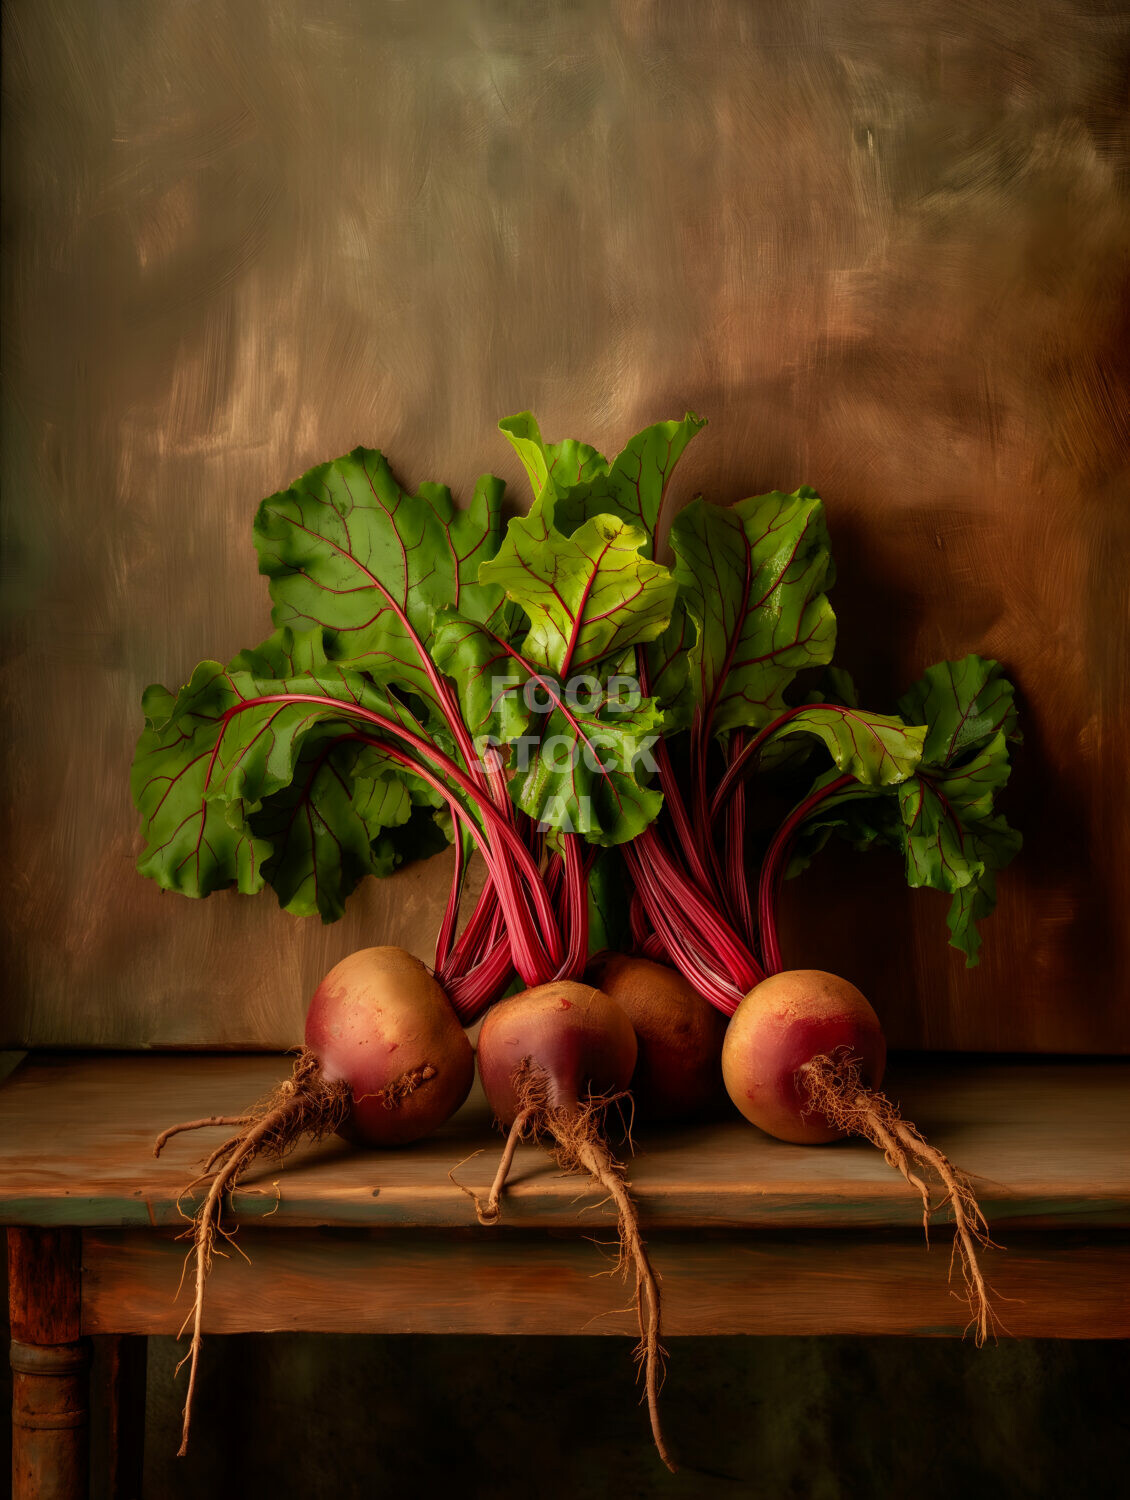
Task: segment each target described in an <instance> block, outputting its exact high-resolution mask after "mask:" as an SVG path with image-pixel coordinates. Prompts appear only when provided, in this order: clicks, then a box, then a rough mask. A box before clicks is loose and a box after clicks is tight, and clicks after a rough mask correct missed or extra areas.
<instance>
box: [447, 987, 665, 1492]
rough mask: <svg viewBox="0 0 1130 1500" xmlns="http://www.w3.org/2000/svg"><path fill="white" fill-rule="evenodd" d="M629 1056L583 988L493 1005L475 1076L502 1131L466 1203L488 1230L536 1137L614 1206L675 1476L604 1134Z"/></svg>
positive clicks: (645, 1303) (641, 1288)
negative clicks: (480, 1185)
mask: <svg viewBox="0 0 1130 1500" xmlns="http://www.w3.org/2000/svg"><path fill="white" fill-rule="evenodd" d="M636 1055H637V1044H636V1037H635V1033H634V1032H633V1030H632V1026H631V1022H630V1021H629V1020H628V1017H627V1016H626V1015H625V1014H624V1012H623V1010H621V1008H620V1007H619V1006H618V1005H617V1004H616V1002H615V1001H614V1000H611V999H610V998H609V997H608V996H607V995H606V994H604V993H602V991H600V990H598V989H594V988H593V986H592V985H587V984H577V983H574V982H573V981H570V980H555V981H554V982H553V983H551V984H543V985H540V986H538V987H537V988H536V989H532V990H526V991H524V993H522V994H521V995H515V996H514V997H513V998H512V999H510V1000H503V1001H500V1002H499V1004H497V1005H495V1006H494V1007H493V1008H492V1009H491V1010H490V1011H488V1012H487V1017H486V1020H485V1021H484V1022H483V1025H482V1030H481V1031H480V1032H479V1076H480V1078H481V1079H482V1082H483V1088H484V1090H485V1091H486V1096H487V1099H488V1100H489V1102H490V1106H491V1109H492V1110H493V1111H494V1113H495V1116H496V1118H497V1119H498V1122H499V1124H501V1125H503V1126H508V1127H509V1130H508V1134H507V1138H506V1146H505V1148H504V1150H503V1153H502V1159H501V1161H500V1162H499V1166H498V1171H497V1173H496V1174H495V1179H494V1182H493V1184H492V1186H491V1189H490V1193H489V1195H488V1197H487V1200H486V1202H485V1203H484V1202H483V1201H482V1200H481V1199H479V1198H478V1197H477V1196H476V1195H475V1194H473V1193H472V1194H471V1196H472V1197H473V1198H474V1200H475V1209H476V1212H477V1213H478V1216H479V1220H480V1222H481V1223H483V1224H495V1223H497V1222H498V1220H499V1217H500V1215H501V1198H502V1191H503V1188H504V1187H505V1185H506V1178H507V1175H508V1174H509V1171H510V1165H511V1163H512V1161H513V1160H514V1152H515V1150H516V1149H517V1146H518V1143H519V1142H520V1141H522V1140H538V1139H541V1140H543V1141H544V1142H545V1143H546V1145H547V1149H548V1150H549V1151H550V1152H551V1153H552V1155H553V1158H554V1160H555V1161H556V1162H557V1164H558V1165H559V1166H560V1167H561V1168H562V1169H563V1170H564V1171H566V1172H578V1173H587V1174H588V1175H589V1176H590V1177H592V1178H593V1180H594V1181H595V1182H596V1183H597V1184H598V1185H599V1187H600V1188H601V1190H602V1192H603V1193H604V1194H605V1195H606V1196H607V1197H609V1198H611V1200H612V1201H613V1203H615V1205H616V1212H617V1219H618V1227H619V1232H620V1263H621V1265H622V1266H623V1267H624V1268H625V1270H627V1269H628V1268H629V1267H630V1268H633V1269H634V1271H635V1280H636V1309H637V1312H638V1315H639V1327H640V1339H639V1344H638V1346H637V1349H636V1358H637V1360H638V1362H639V1363H640V1364H641V1365H642V1367H643V1371H644V1385H645V1389H646V1393H647V1405H648V1415H649V1417H650V1419H651V1432H652V1437H653V1438H654V1440H655V1446H656V1448H657V1449H658V1450H659V1455H660V1457H661V1458H662V1459H663V1462H664V1463H665V1464H666V1465H667V1467H668V1468H669V1469H670V1470H672V1472H674V1471H675V1468H676V1464H675V1461H674V1459H673V1458H672V1457H671V1454H670V1452H669V1450H668V1448H667V1444H666V1441H665V1439H664V1436H663V1431H662V1427H661V1425H660V1420H659V1387H660V1385H661V1384H662V1377H663V1348H662V1345H661V1343H660V1297H659V1283H658V1281H657V1280H656V1276H655V1273H654V1271H653V1270H652V1268H651V1262H650V1260H649V1259H648V1255H647V1249H646V1246H645V1244H644V1240H643V1236H642V1234H641V1233H640V1222H639V1214H638V1213H637V1211H636V1205H635V1203H634V1202H633V1200H632V1195H631V1190H630V1186H629V1184H628V1182H627V1181H626V1180H625V1176H624V1168H623V1166H622V1165H621V1164H620V1163H619V1162H618V1161H616V1159H615V1158H614V1157H613V1155H612V1152H611V1151H610V1149H609V1147H608V1143H607V1140H606V1138H605V1133H604V1116H605V1113H606V1111H607V1109H608V1107H609V1105H610V1104H611V1103H612V1102H614V1101H615V1100H616V1099H617V1098H622V1097H623V1096H624V1095H625V1094H626V1092H627V1088H628V1084H629V1083H630V1081H631V1077H632V1071H633V1069H634V1068H635V1065H636Z"/></svg>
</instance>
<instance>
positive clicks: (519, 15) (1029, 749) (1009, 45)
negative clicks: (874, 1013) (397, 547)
mask: <svg viewBox="0 0 1130 1500" xmlns="http://www.w3.org/2000/svg"><path fill="white" fill-rule="evenodd" d="M1128 32H1130V20H1128V18H1127V15H1126V13H1125V7H1121V8H1120V7H1118V6H1109V5H1098V6H1081V5H1078V4H1076V3H1074V0H994V3H993V4H991V5H981V4H971V3H962V4H959V5H955V4H954V3H953V0H918V3H916V4H915V5H914V6H913V7H912V9H911V10H910V11H909V12H908V9H907V6H906V5H905V0H868V3H867V4H865V5H862V6H860V5H858V4H853V3H847V0H812V3H811V4H806V5H801V6H798V5H796V4H795V3H794V0H761V3H759V4H758V5H756V6H751V5H750V4H749V3H748V0H715V3H713V4H711V5H709V6H688V5H684V6H679V5H662V6H659V5H652V6H649V5H641V4H624V5H616V6H609V5H607V4H606V3H604V0H577V3H572V4H569V5H549V6H546V5H541V6H532V7H518V8H515V6H514V5H513V3H512V0H483V3H481V4H478V5H476V6H474V7H461V6H452V5H447V6H444V7H442V23H441V24H437V22H436V19H435V15H434V13H433V8H432V7H430V6H405V5H398V4H397V5H394V4H387V3H373V4H366V5H357V4H355V3H353V0H324V3H322V4H320V5H319V7H318V8H317V18H316V20H313V19H311V16H310V8H309V6H308V5H307V4H306V3H305V0H246V3H241V4H239V5H231V4H230V3H226V0H199V3H197V4H194V5H192V6H187V7H186V6H183V5H175V4H170V3H164V4H150V5H147V6H146V7H144V23H143V24H138V18H137V15H136V14H135V9H134V8H133V7H129V6H126V7H105V6H98V5H93V6H92V5H90V4H89V3H87V0H54V3H52V4H50V5H44V4H41V3H38V0H14V3H13V4H11V5H10V6H9V7H8V8H7V11H6V35H5V49H4V107H5V124H6V127H7V128H6V129H5V131H4V152H5V163H4V164H5V186H6V192H7V197H8V203H9V206H10V236H9V240H8V243H7V255H6V275H5V293H4V297H5V301H4V308H3V311H4V313H5V330H6V335H7V337H6V340H5V366H6V377H7V379H6V385H5V395H6V401H7V404H8V420H7V424H6V428H5V433H6V442H5V454H4V462H5V480H6V482H5V484H4V496H5V505H6V510H7V522H6V525H7V530H6V532H5V537H6V574H5V578H6V591H5V592H6V607H7V610H8V615H7V619H8V622H9V623H8V626H7V630H6V636H5V644H4V650H3V662H4V670H3V674H2V679H0V694H2V698H0V708H2V713H3V722H4V728H5V738H6V740H7V748H8V755H7V759H6V761H5V772H4V775H5V782H4V805H5V807H6V809H8V812H7V825H6V829H5V840H6V849H7V857H6V858H5V860H4V861H3V866H2V869H0V912H2V914H3V922H4V927H5V931H6V937H5V942H6V959H7V964H8V969H9V990H10V994H9V999H8V1002H7V1008H6V1013H5V1014H4V1016H3V1018H2V1021H0V1040H5V1041H8V1042H17V1043H18V1042H27V1043H31V1044H36V1045H41V1046H42V1045H49V1044H56V1045H64V1046H65V1045H75V1046H79V1045H93V1046H121V1047H135V1046H146V1045H172V1046H181V1045H199V1044H202V1043H203V1044H214V1045H251V1046H271V1047H280V1046H289V1045H291V1044H293V1043H294V1042H296V1041H297V1040H298V1038H299V1034H300V1028H301V1019H302V1011H303V1005H304V1002H305V1001H306V999H307V998H308V997H309V995H310V994H311V993H312V991H313V988H314V986H315V984H316V982H317V980H318V979H319V978H320V976H321V975H322V974H323V973H324V972H325V971H326V970H327V969H328V968H329V967H330V965H331V964H332V963H333V962H335V961H336V960H337V959H338V958H340V957H342V956H343V955H344V954H346V953H348V952H349V951H351V950H352V949H355V948H358V947H361V946H364V945H365V944H367V943H371V942H374V941H380V942H398V943H402V944H404V945H406V946H408V947H410V948H412V949H413V950H414V951H415V952H417V953H419V954H420V955H421V956H424V957H427V956H428V955H429V950H430V948H431V945H432V944H433V943H434V937H435V931H436V928H437V925H438V921H439V917H440V913H441V910H442V905H443V896H444V885H445V879H446V876H447V873H448V867H447V865H446V863H445V862H444V861H443V860H442V859H441V860H439V861H437V863H436V864H435V865H434V866H428V867H424V868H421V869H418V870H410V871H408V872H406V873H404V874H402V875H398V876H397V877H395V878H394V879H392V880H388V881H385V882H381V883H378V882H375V881H370V882H368V883H367V885H366V886H365V887H364V888H363V889H362V890H361V891H359V892H358V894H357V896H356V898H355V899H354V901H353V903H352V906H351V910H350V912H349V915H348V916H347V917H346V918H345V920H344V921H343V922H342V923H340V924H339V925H338V926H335V927H331V928H323V927H322V926H321V925H320V924H318V923H317V922H316V921H297V920H294V919H292V918H290V917H288V916H286V915H285V914H284V913H282V912H280V911H279V910H278V909H277V907H276V906H275V903H274V900H273V898H272V897H271V896H270V895H263V896H261V897H259V898H257V899H246V898H240V897H238V896H235V895H232V894H227V895H221V896H214V897H212V898H211V899H209V900H208V901H206V902H199V903H194V902H189V901H184V900H180V899H177V898H175V897H162V895H161V894H160V893H159V892H158V891H157V890H156V888H155V887H154V886H152V885H151V884H149V883H147V882H145V881H143V880H142V879H141V878H140V877H139V876H138V875H136V873H135V871H134V861H135V858H136V854H137V845H136V840H135V815H134V811H133V809H132V807H131V805H130V799H129V792H128V768H129V762H130V758H131V755H132V750H133V745H134V741H135V738H136V736H137V734H138V732H139V730H140V727H141V716H140V709H139V699H140V695H141V692H142V690H143V688H144V687H145V686H146V685H147V684H148V683H150V682H153V681H158V680H159V681H162V682H165V683H168V684H173V685H175V684H178V683H180V682H182V681H184V680H185V679H186V678H187V676H188V674H189V672H190V671H191V669H192V667H193V665H194V664H195V663H196V662H197V661H198V660H199V659H201V658H203V657H206V656H213V657H219V658H221V659H224V660H226V659H228V658H229V657H230V656H231V655H232V654H233V653H234V652H235V651H237V650H239V649H240V648H242V647H245V646H248V645H251V644H253V643H254V642H256V641H258V640H259V639H261V638H262V637H263V635H265V634H266V632H267V629H268V621H267V598H266V591H265V588H264V587H263V586H262V581H261V580H260V579H259V578H258V577H257V575H256V566H255V558H254V555H253V552H252V549H251V544H250V523H251V518H252V515H253V512H254V509H255V507H256V505H257V503H258V502H259V500H260V499H261V498H262V497H263V496H264V495H267V494H270V493H272V492H274V491H275V490H276V489H278V488H279V487H280V486H282V485H285V484H286V483H288V482H289V481H290V480H291V479H292V478H293V477H294V476H295V475H296V474H298V473H300V472H302V471H303V470H304V469H305V468H306V467H307V466H309V465H310V464H312V463H315V462H318V461H321V460H324V459H327V458H329V457H331V456H333V455H336V454H339V453H343V452H346V451H347V450H348V449H350V448H351V447H352V446H354V445H355V444H357V443H361V442H363V443H366V444H370V445H374V446H379V447H381V448H382V449H384V450H385V451H387V452H388V453H389V454H390V455H391V456H392V458H393V460H394V461H395V463H396V465H397V467H398V469H399V471H400V472H401V474H402V475H403V477H404V479H405V480H406V481H407V482H409V483H411V484H413V485H414V484H416V483H417V482H418V481H420V480H422V479H442V480H445V481H448V482H450V483H452V484H453V485H454V486H455V487H456V489H457V491H458V492H460V493H461V494H463V495H464V496H466V495H468V494H469V493H470V490H471V486H472V483H473V480H474V478H475V476H476V475H477V474H478V473H480V472H481V471H483V470H485V469H493V470H495V471H497V472H498V473H500V474H501V475H503V476H504V477H505V478H506V479H507V480H508V481H512V482H513V484H514V491H513V492H514V495H515V497H516V501H515V503H517V497H522V496H524V494H525V488H524V484H523V483H521V482H520V480H521V476H520V471H519V469H518V466H517V463H516V461H515V460H514V459H513V457H512V455H511V454H510V453H509V450H508V449H507V447H506V445H505V443H504V442H503V441H502V439H501V437H500V436H499V434H498V433H497V432H495V430H494V424H495V422H496V421H497V420H498V418H499V417H500V416H502V415H504V414H507V413H509V412H513V411H517V410H521V409H523V408H525V407H533V408H534V409H536V411H537V412H538V413H539V414H540V416H541V418H542V422H543V426H544V428H545V431H546V433H547V435H548V436H550V437H551V438H557V437H563V436H567V435H568V436H579V437H584V438H587V439H589V440H591V441H593V442H596V443H598V444H599V445H600V446H601V447H602V448H605V449H608V450H611V451H615V450H616V448H617V447H618V446H619V445H620V444H621V443H622V442H623V441H624V440H625V439H626V438H627V437H628V436H629V435H630V434H631V433H633V432H634V431H635V430H636V429H637V428H638V427H640V426H642V425H643V424H644V423H646V422H650V421H654V420H657V419H659V418H661V417H669V416H678V415H681V414H682V413H683V411H684V410H686V409H687V408H688V407H690V408H693V409H695V410H697V411H698V412H700V413H701V414H703V415H704V416H706V417H708V418H709V420H710V424H711V425H710V426H709V428H708V429H707V430H706V432H705V433H703V435H702V436H701V437H700V438H699V439H697V440H696V443H695V444H694V445H693V447H692V448H691V450H690V452H689V453H688V456H687V458H686V460H685V467H684V468H683V469H682V470H681V471H680V474H679V477H678V481H677V484H676V486H675V487H674V491H673V493H672V496H671V502H672V505H673V506H677V505H679V504H681V503H682V502H683V501H684V500H686V499H687V498H688V497H689V496H691V495H693V494H694V493H695V492H696V491H697V490H700V489H701V490H702V491H703V492H704V493H706V494H707V495H708V496H710V497H712V498H714V499H716V500H719V501H722V502H730V501H733V500H736V499H737V498H739V497H741V496H743V495H747V494H750V493H758V492H760V491H763V490H765V489H768V488H771V487H774V486H782V487H784V488H786V489H790V488H792V487H793V486H794V485H797V484H800V483H810V484H813V485H815V486H816V487H817V488H818V489H819V490H820V491H821V493H822V494H823V495H824V496H825V497H826V499H827V503H828V509H829V516H830V525H831V530H832V536H833V542H834V547H835V553H836V557H837V562H838V571H839V581H838V583H837V585H836V589H835V593H834V602H835V605H836V608H837V611H838V613H839V617H840V622H841V623H840V641H841V656H842V660H843V663H844V665H846V666H848V667H850V668H851V669H852V670H853V671H854V672H855V673H856V675H857V677H858V678H859V680H860V682H861V685H862V688H863V691H864V693H865V696H866V698H867V699H868V700H869V701H870V702H872V703H873V704H874V706H875V707H877V708H882V707H885V706H888V705H890V704H893V702H894V699H895V697H896V696H897V694H898V693H899V692H900V691H901V690H902V688H903V687H904V686H905V685H906V684H907V683H909V682H910V681H912V680H913V679H914V678H915V677H917V676H918V675H919V673H920V672H921V671H922V669H923V668H924V667H925V666H926V665H927V664H928V663H929V662H930V661H932V660H936V659H938V658H941V657H943V656H961V655H964V654H965V653H966V652H968V651H973V650H976V651H980V652H983V653H985V654H991V655H994V656H998V657H1000V658H1001V659H1002V660H1003V661H1005V662H1006V663H1007V664H1008V667H1009V670H1010V673H1011V674H1012V675H1014V676H1015V678H1016V679H1017V681H1018V683H1019V686H1020V691H1021V697H1022V712H1023V724H1024V732H1025V737H1026V742H1025V745H1024V748H1023V751H1022V753H1021V754H1020V755H1019V756H1018V769H1017V774H1016V779H1015V785H1014V787H1013V788H1011V789H1010V792H1009V797H1008V805H1009V810H1010V812H1011V814H1012V816H1013V818H1014V820H1015V822H1016V823H1017V825H1018V826H1019V827H1021V828H1022V829H1023V831H1024V835H1025V840H1026V847H1025V849H1024V852H1023V855H1022V857H1021V859H1020V860H1019V861H1018V862H1017V864H1016V865H1015V866H1014V868H1013V869H1011V870H1009V871H1008V872H1007V873H1006V874H1005V875H1004V876H1003V877H1002V879H1001V882H1000V887H1001V889H1000V909H999V911H998V913H997V915H996V916H995V917H994V918H993V920H992V922H991V923H990V924H989V925H988V928H987V932H986V944H985V954H984V960H983V963H982V966H981V968H980V969H978V970H975V971H966V970H965V969H964V967H963V966H962V960H961V958H960V957H959V956H958V955H957V954H955V953H953V952H952V951H950V950H949V949H947V947H946V934H945V930H944V907H945V902H944V900H937V899H934V898H933V897H931V896H929V895H927V894H925V893H916V894H911V893H908V892H907V891H906V890H905V889H904V887H903V885H902V882H901V876H900V873H899V871H898V870H897V868H895V867H894V866H893V865H890V864H887V863H886V862H885V861H884V858H883V857H881V856H878V855H875V856H871V857H869V858H867V859H863V858H860V857H856V856H854V855H851V854H848V853H844V852H829V853H828V854H826V855H825V856H823V857H822V860H821V861H818V862H817V864H816V866H815V867H814V868H813V870H812V871H810V872H809V873H808V874H807V875H806V876H805V877H804V881H803V888H801V887H797V888H795V889H794V890H791V891H790V892H789V896H788V899H787V901H786V907H787V910H786V913H785V918H784V920H785V930H784V946H785V953H786V955H787V957H788V958H789V959H790V960H791V961H794V962H797V963H807V964H810V965H814V964H819V965H823V966H825V967H830V968H834V969H838V970H840V971H841V972H843V973H845V974H846V975H847V976H848V977H849V978H851V979H852V980H854V981H855V982H856V983H858V984H859V985H860V986H861V988H863V990H864V991H865V992H866V993H868V994H869V995H870V997H871V998H872V1000H873V1001H874V1003H875V1004H876V1006H877V1008H878V1009H879V1010H880V1012H881V1014H882V1016H883V1019H884V1021H885V1023H886V1025H887V1027H888V1030H889V1033H890V1037H891V1040H892V1042H893V1043H894V1044H895V1045H896V1046H904V1047H915V1046H918V1047H930V1048H957V1049H963V1048H964V1049H982V1050H1009V1049H1014V1050H1024V1049H1028V1050H1037V1051H1057V1050H1059V1051H1095V1052H1101V1051H1116V1050H1125V1049H1126V1048H1127V1047H1128V1046H1130V1006H1128V1005H1127V1004H1126V976H1127V974H1128V973H1130V947H1128V943H1130V924H1128V923H1127V922H1126V921H1125V920H1124V915H1125V912H1126V911H1127V910H1128V909H1130V884H1128V881H1130V857H1128V856H1130V849H1128V842H1127V838H1128V831H1130V801H1128V798H1130V779H1128V778H1127V776H1126V767H1125V746H1126V743H1127V728H1128V715H1127V699H1128V684H1130V670H1128V667H1130V652H1128V644H1130V632H1128V626H1127V611H1126V607H1125V592H1126V591H1125V570H1126V556H1127V552H1128V549H1130V505H1128V504H1127V486H1126V460H1127V451H1128V440H1127V425H1126V420H1127V412H1130V399H1128V392H1127V387H1128V380H1127V360H1128V357H1130V337H1127V325H1126V308H1127V305H1128V303H1127V298H1126V256H1127V248H1128V245H1130V231H1128V223H1130V218H1128V212H1127V201H1128V200H1127V184H1128V183H1130V174H1127V172H1126V171H1125V165H1126V140H1127V137H1126V110H1125V78H1124V54H1125V49H1126V46H1127V37H1128ZM813 910H816V911H818V912H819V914H820V917H819V922H818V923H813V922H812V920H811V912H812V911H813Z"/></svg>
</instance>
